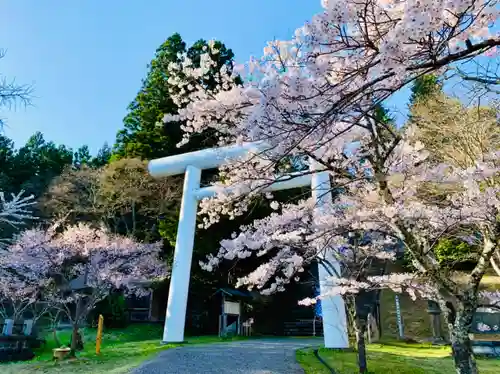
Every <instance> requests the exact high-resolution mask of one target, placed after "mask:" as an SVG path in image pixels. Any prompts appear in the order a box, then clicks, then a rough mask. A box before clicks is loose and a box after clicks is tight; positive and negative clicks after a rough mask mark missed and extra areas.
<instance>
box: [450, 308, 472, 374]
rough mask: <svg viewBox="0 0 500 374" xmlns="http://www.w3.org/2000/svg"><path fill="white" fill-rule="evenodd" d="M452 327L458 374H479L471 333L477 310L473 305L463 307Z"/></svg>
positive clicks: (452, 340) (452, 346)
mask: <svg viewBox="0 0 500 374" xmlns="http://www.w3.org/2000/svg"><path fill="white" fill-rule="evenodd" d="M458 309H459V310H458V311H457V314H456V316H455V323H454V324H453V326H451V348H452V353H453V359H454V361H455V370H456V372H457V374H478V370H477V365H476V360H475V358H474V353H473V352H472V344H471V340H470V338H469V331H470V327H471V325H472V319H473V317H474V312H475V310H476V308H475V307H474V306H473V305H462V306H461V307H460V308H458Z"/></svg>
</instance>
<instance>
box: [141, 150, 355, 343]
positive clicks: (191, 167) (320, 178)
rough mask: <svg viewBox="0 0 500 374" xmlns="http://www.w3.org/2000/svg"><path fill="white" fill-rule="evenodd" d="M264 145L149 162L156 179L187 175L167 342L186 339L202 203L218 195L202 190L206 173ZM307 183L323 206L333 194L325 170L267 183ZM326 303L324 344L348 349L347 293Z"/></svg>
mask: <svg viewBox="0 0 500 374" xmlns="http://www.w3.org/2000/svg"><path fill="white" fill-rule="evenodd" d="M265 148H266V144H265V143H262V142H259V143H246V144H243V145H235V146H229V147H222V148H211V149H204V150H201V151H196V152H190V153H184V154H181V155H176V156H170V157H163V158H159V159H156V160H152V161H150V162H149V165H148V169H149V173H150V174H151V176H153V177H156V178H160V177H166V176H172V175H178V174H182V173H185V176H184V187H183V194H182V202H181V210H180V215H179V226H178V230H177V238H176V242H175V251H174V263H173V266H172V276H171V279H170V289H169V295H168V304H167V311H166V318H165V326H164V330H163V343H179V342H183V341H184V328H185V322H186V307H187V299H188V290H189V279H190V276H191V261H192V255H193V244H194V235H195V230H196V215H197V214H196V213H197V208H198V201H199V200H201V199H203V198H206V197H211V196H214V195H215V194H216V190H215V189H214V188H213V187H205V188H200V179H201V171H202V170H205V169H214V168H217V167H218V166H220V165H222V164H224V163H226V162H227V160H228V159H235V158H239V157H241V156H244V155H245V154H247V153H248V152H256V151H262V150H264V149H265ZM307 185H310V186H311V189H312V196H313V198H314V199H316V201H317V203H318V206H319V207H321V205H322V204H323V203H324V202H326V201H328V199H330V198H331V197H330V194H328V193H324V192H325V191H328V190H330V179H329V176H328V174H327V173H325V172H320V173H313V174H312V175H311V174H309V175H301V176H296V177H295V176H293V175H288V176H284V177H282V178H280V179H279V181H278V182H275V183H273V184H271V185H270V186H269V187H267V188H266V191H280V190H287V189H291V188H298V187H304V186H307ZM229 188H230V187H229ZM327 256H328V258H325V260H328V261H329V262H330V263H331V264H332V265H333V267H334V268H335V270H336V271H337V272H339V270H340V266H339V264H338V262H337V261H336V260H335V259H334V258H333V256H331V255H328V254H327ZM318 272H319V280H320V290H321V292H322V293H323V292H325V291H326V287H327V284H326V282H325V279H326V278H327V277H328V276H329V273H328V272H327V270H326V269H324V267H323V266H318ZM321 307H322V315H323V333H324V341H325V347H326V348H347V347H348V346H349V341H348V335H347V318H346V311H345V305H344V301H343V299H342V297H340V296H334V297H331V298H325V299H323V300H321Z"/></svg>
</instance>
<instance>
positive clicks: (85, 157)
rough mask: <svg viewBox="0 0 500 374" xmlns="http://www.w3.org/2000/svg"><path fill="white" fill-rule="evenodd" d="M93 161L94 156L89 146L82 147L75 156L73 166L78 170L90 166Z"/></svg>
mask: <svg viewBox="0 0 500 374" xmlns="http://www.w3.org/2000/svg"><path fill="white" fill-rule="evenodd" d="M91 161H92V155H91V154H90V150H89V146H88V145H82V146H81V147H80V148H78V149H77V150H76V152H75V153H74V155H73V165H74V166H75V167H77V168H79V167H81V166H83V165H89V164H90V162H91Z"/></svg>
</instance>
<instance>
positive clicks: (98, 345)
mask: <svg viewBox="0 0 500 374" xmlns="http://www.w3.org/2000/svg"><path fill="white" fill-rule="evenodd" d="M103 325H104V317H103V316H102V314H99V322H98V323H97V337H96V342H95V354H96V355H98V354H101V343H102V328H103Z"/></svg>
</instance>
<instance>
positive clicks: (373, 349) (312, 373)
mask: <svg viewBox="0 0 500 374" xmlns="http://www.w3.org/2000/svg"><path fill="white" fill-rule="evenodd" d="M319 355H320V356H321V358H323V359H324V360H325V361H326V362H328V364H329V365H330V366H332V367H333V368H334V369H335V370H336V371H337V373H338V374H356V373H358V370H357V362H356V353H351V352H349V353H347V352H346V353H343V352H338V351H331V350H327V349H320V350H319ZM297 361H298V362H299V363H300V364H301V365H302V367H303V368H304V370H305V372H306V374H327V373H329V371H328V370H326V368H325V367H324V366H323V365H322V364H321V363H320V362H319V361H318V359H317V358H316V357H315V356H314V353H313V351H312V350H310V349H306V350H301V351H298V352H297ZM478 365H479V371H480V373H481V374H497V373H500V360H495V359H491V360H489V359H488V360H486V359H484V360H483V359H482V360H479V361H478ZM368 370H369V372H370V373H371V374H388V373H398V374H448V373H450V374H452V373H455V369H454V367H453V362H452V359H451V357H450V349H449V348H448V347H435V346H432V345H429V344H404V343H387V344H372V345H370V346H369V347H368Z"/></svg>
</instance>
